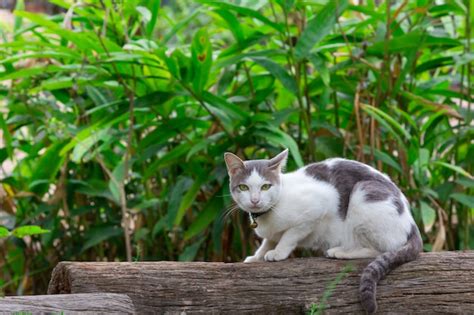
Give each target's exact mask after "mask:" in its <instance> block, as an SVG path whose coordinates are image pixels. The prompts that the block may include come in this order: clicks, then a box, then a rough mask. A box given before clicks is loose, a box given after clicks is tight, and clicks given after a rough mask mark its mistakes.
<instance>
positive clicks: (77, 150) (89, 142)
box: [71, 128, 109, 163]
mask: <svg viewBox="0 0 474 315" xmlns="http://www.w3.org/2000/svg"><path fill="white" fill-rule="evenodd" d="M108 132H109V129H108V128H105V129H101V130H98V131H97V132H92V130H91V135H90V136H89V137H87V138H85V139H84V140H82V141H79V142H77V144H76V145H75V147H74V150H73V151H72V156H71V160H72V161H73V162H75V163H81V160H82V158H83V157H84V155H86V154H87V153H89V158H88V159H86V161H87V160H89V159H90V158H91V157H93V155H92V154H91V149H92V147H93V146H94V145H95V144H97V143H98V142H99V141H106V140H107V139H108V137H107V134H108Z"/></svg>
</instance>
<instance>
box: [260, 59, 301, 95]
mask: <svg viewBox="0 0 474 315" xmlns="http://www.w3.org/2000/svg"><path fill="white" fill-rule="evenodd" d="M252 60H253V61H255V62H256V63H258V64H259V65H261V66H262V67H264V68H265V69H267V70H268V72H270V73H271V74H272V75H273V76H274V77H275V78H277V79H278V80H279V81H280V82H281V84H283V86H284V87H285V88H286V89H288V91H290V92H292V93H293V94H295V95H297V94H298V86H297V85H296V81H295V79H294V78H293V77H292V76H290V75H289V74H288V72H287V71H286V70H285V68H283V67H282V66H281V65H279V64H278V63H276V62H274V61H271V60H269V59H266V58H260V57H259V58H257V57H254V58H252Z"/></svg>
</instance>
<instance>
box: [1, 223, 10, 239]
mask: <svg viewBox="0 0 474 315" xmlns="http://www.w3.org/2000/svg"><path fill="white" fill-rule="evenodd" d="M8 236H10V231H8V229H7V228H5V227H3V226H0V238H5V237H8Z"/></svg>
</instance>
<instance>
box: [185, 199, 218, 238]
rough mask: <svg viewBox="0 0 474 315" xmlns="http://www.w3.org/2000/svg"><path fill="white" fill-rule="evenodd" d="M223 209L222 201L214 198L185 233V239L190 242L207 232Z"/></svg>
mask: <svg viewBox="0 0 474 315" xmlns="http://www.w3.org/2000/svg"><path fill="white" fill-rule="evenodd" d="M221 209H222V200H221V199H219V198H217V197H216V196H214V197H213V198H212V199H211V201H209V202H208V203H207V204H206V205H205V206H204V210H202V211H201V212H199V214H198V216H197V218H196V219H195V220H193V222H192V224H191V225H190V226H189V228H188V229H187V231H186V232H185V233H184V239H185V240H189V239H191V238H192V237H194V236H196V235H198V234H199V233H201V232H202V231H203V230H205V229H206V228H207V227H208V226H209V225H210V224H211V223H212V222H213V221H214V219H215V218H216V217H217V216H218V215H219V213H220V210H221Z"/></svg>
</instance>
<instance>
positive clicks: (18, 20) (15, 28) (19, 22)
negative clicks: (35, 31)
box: [13, 0, 25, 40]
mask: <svg viewBox="0 0 474 315" xmlns="http://www.w3.org/2000/svg"><path fill="white" fill-rule="evenodd" d="M22 10H25V1H24V0H17V1H16V5H15V11H22ZM22 22H23V19H22V18H21V17H20V16H15V23H14V26H13V33H14V34H15V40H16V39H18V36H17V35H16V34H17V32H18V31H19V30H20V28H21V26H22V24H23V23H22Z"/></svg>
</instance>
